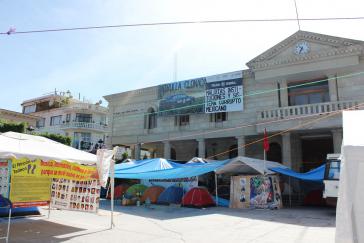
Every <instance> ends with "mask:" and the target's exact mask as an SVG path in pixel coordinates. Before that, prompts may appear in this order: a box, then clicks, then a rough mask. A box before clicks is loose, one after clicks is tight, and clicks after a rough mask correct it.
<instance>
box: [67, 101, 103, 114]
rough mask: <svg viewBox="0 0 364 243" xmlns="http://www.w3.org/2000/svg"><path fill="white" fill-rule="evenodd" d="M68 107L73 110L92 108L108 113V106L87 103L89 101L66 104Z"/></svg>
mask: <svg viewBox="0 0 364 243" xmlns="http://www.w3.org/2000/svg"><path fill="white" fill-rule="evenodd" d="M65 107H66V108H69V109H73V110H92V111H98V112H102V113H107V112H108V109H107V108H106V107H103V106H100V105H95V104H87V103H74V104H69V105H66V106H65Z"/></svg>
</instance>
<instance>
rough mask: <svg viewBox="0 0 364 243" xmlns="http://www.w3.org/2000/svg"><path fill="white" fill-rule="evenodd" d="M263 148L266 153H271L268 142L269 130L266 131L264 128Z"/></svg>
mask: <svg viewBox="0 0 364 243" xmlns="http://www.w3.org/2000/svg"><path fill="white" fill-rule="evenodd" d="M263 148H264V151H265V152H268V151H269V141H268V135H267V129H265V128H264V140H263Z"/></svg>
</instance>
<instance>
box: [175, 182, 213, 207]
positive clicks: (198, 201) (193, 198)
mask: <svg viewBox="0 0 364 243" xmlns="http://www.w3.org/2000/svg"><path fill="white" fill-rule="evenodd" d="M182 206H184V207H196V208H202V207H210V206H215V202H214V200H213V199H212V197H211V195H210V193H209V192H208V191H207V189H206V188H204V187H194V188H192V189H191V190H189V191H188V192H187V193H186V195H184V196H183V198H182Z"/></svg>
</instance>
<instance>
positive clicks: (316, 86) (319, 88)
mask: <svg viewBox="0 0 364 243" xmlns="http://www.w3.org/2000/svg"><path fill="white" fill-rule="evenodd" d="M321 80H324V81H321ZM315 81H316V82H315ZM311 82H313V83H311ZM306 83H310V84H307V85H306ZM288 97H289V105H290V106H295V105H306V104H315V103H324V102H329V101H330V96H329V84H328V81H327V80H325V79H324V78H323V79H318V80H309V81H299V82H292V83H290V84H288Z"/></svg>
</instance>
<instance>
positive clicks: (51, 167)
mask: <svg viewBox="0 0 364 243" xmlns="http://www.w3.org/2000/svg"><path fill="white" fill-rule="evenodd" d="M11 176H13V177H14V176H26V177H46V178H65V179H70V180H90V179H98V173H97V169H96V167H93V166H86V165H80V164H77V163H71V162H67V161H62V162H56V161H42V160H39V159H35V160H30V159H26V158H23V159H14V160H13V161H12V170H11Z"/></svg>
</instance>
